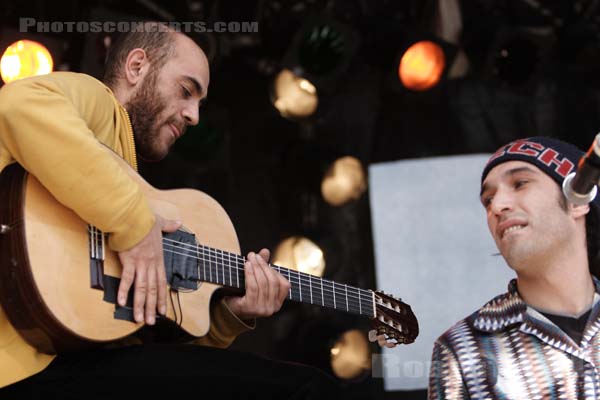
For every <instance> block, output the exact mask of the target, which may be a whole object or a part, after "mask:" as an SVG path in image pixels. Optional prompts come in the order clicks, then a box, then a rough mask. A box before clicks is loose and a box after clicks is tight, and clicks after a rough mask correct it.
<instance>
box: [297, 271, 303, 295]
mask: <svg viewBox="0 0 600 400" xmlns="http://www.w3.org/2000/svg"><path fill="white" fill-rule="evenodd" d="M296 275H298V288H299V289H300V301H302V282H301V281H300V272H298V271H296Z"/></svg>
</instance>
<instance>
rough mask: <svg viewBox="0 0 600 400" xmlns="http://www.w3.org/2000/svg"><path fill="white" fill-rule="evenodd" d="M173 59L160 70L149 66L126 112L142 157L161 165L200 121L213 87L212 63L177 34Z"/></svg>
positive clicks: (194, 45)
mask: <svg viewBox="0 0 600 400" xmlns="http://www.w3.org/2000/svg"><path fill="white" fill-rule="evenodd" d="M173 35H175V37H174V41H173V42H174V43H173V45H174V49H173V55H172V56H171V57H170V58H169V59H168V60H167V61H166V62H165V64H164V65H162V66H161V67H160V68H158V69H157V68H155V67H153V66H152V65H150V64H148V66H147V68H146V69H145V71H144V73H145V75H144V77H143V79H142V80H140V81H139V83H138V84H137V85H136V87H135V89H134V90H133V92H132V93H131V96H130V97H129V100H128V101H127V102H126V103H125V108H126V109H127V111H128V112H129V115H130V118H131V124H132V126H133V132H134V137H135V142H136V148H137V151H138V153H139V155H140V157H141V158H142V159H144V160H146V161H158V160H161V159H163V158H164V157H165V156H166V155H167V154H168V152H169V149H170V148H171V146H172V145H173V144H174V143H175V141H176V140H177V139H178V138H179V137H181V135H183V134H184V133H185V130H186V128H187V127H188V126H190V125H192V126H193V125H196V124H198V121H199V109H200V104H201V102H202V100H204V98H206V95H207V90H208V84H209V67H208V60H207V59H206V56H205V55H204V52H203V51H202V50H201V49H200V48H199V47H198V46H197V45H196V44H195V43H194V42H193V41H192V40H191V39H189V38H188V37H186V36H184V35H182V34H176V33H173Z"/></svg>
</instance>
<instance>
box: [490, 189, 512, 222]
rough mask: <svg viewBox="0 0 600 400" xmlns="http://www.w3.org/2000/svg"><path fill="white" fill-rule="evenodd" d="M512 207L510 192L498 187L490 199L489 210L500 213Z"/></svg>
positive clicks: (496, 213)
mask: <svg viewBox="0 0 600 400" xmlns="http://www.w3.org/2000/svg"><path fill="white" fill-rule="evenodd" d="M512 207H513V198H512V196H511V195H510V193H509V192H508V191H507V190H505V189H501V188H498V189H497V190H496V193H494V197H493V198H492V200H491V204H490V210H491V212H492V213H494V214H495V215H500V214H502V213H503V212H504V211H509V210H511V209H512Z"/></svg>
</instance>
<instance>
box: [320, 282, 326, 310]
mask: <svg viewBox="0 0 600 400" xmlns="http://www.w3.org/2000/svg"><path fill="white" fill-rule="evenodd" d="M319 281H320V282H321V302H322V305H323V306H324V305H325V297H324V295H323V279H321V278H319Z"/></svg>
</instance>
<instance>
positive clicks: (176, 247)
mask: <svg viewBox="0 0 600 400" xmlns="http://www.w3.org/2000/svg"><path fill="white" fill-rule="evenodd" d="M163 248H164V251H165V252H172V253H174V254H177V255H179V256H182V257H185V258H189V257H192V258H193V259H195V261H196V262H197V264H196V265H197V269H198V270H197V274H198V279H199V280H200V281H203V282H210V283H215V284H219V285H223V286H227V287H231V288H236V289H244V288H245V287H246V281H245V275H244V263H245V262H246V259H245V257H243V256H240V255H238V254H234V253H229V252H227V251H223V250H220V249H215V248H212V247H207V246H203V245H192V244H186V243H181V242H178V241H175V240H172V239H169V238H166V237H165V238H163ZM270 267H271V268H273V269H274V270H276V271H277V272H279V273H280V274H281V275H283V276H284V277H285V278H286V279H287V280H288V281H289V282H290V284H291V288H290V290H289V293H288V295H287V298H288V299H289V300H292V301H297V302H301V303H308V304H315V305H318V306H322V307H328V308H333V309H335V310H339V311H346V312H349V313H353V314H359V315H365V316H368V317H374V316H375V310H374V293H373V292H372V291H371V290H365V289H359V288H355V287H352V286H348V285H346V284H341V283H336V282H333V281H330V280H326V279H322V278H320V277H317V276H313V275H310V274H306V273H303V272H299V271H295V270H291V269H288V268H284V267H280V266H278V265H272V264H270Z"/></svg>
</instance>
